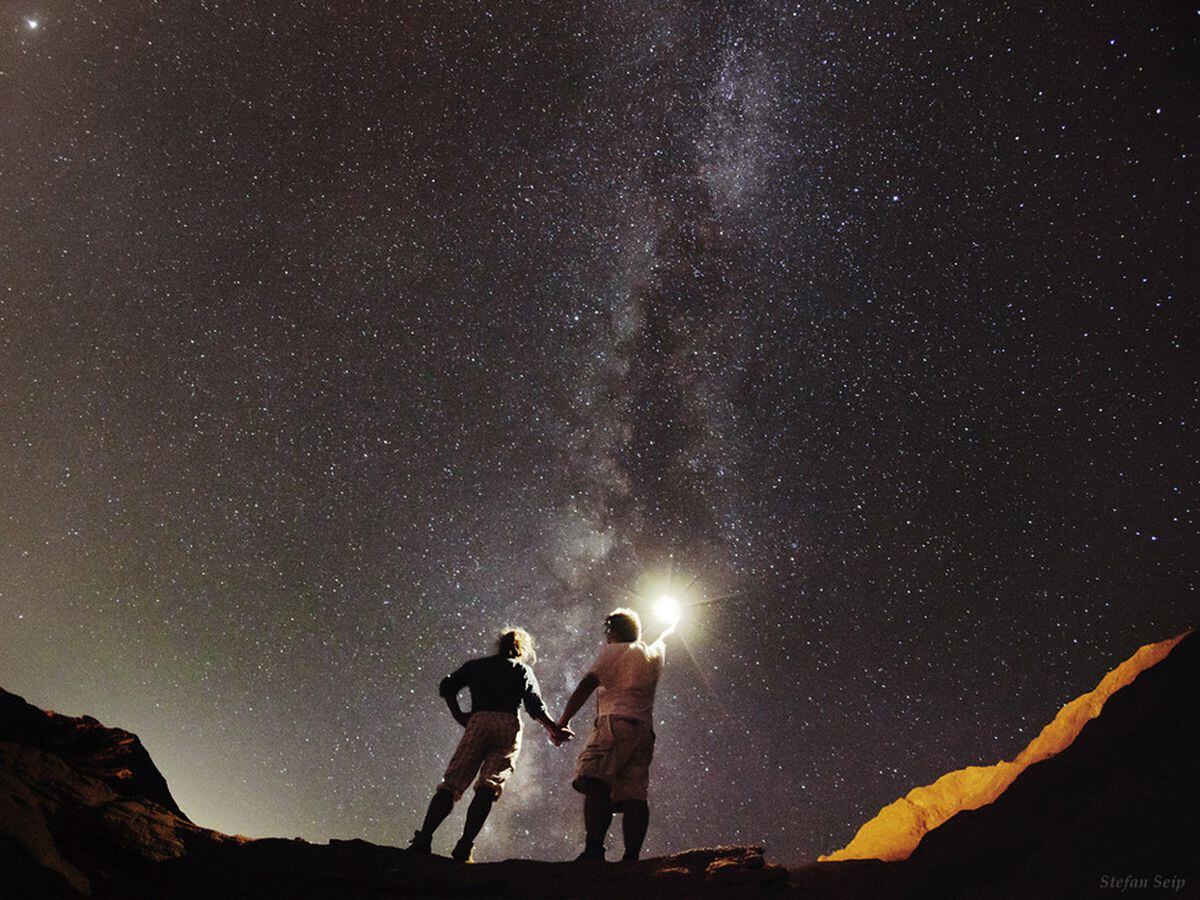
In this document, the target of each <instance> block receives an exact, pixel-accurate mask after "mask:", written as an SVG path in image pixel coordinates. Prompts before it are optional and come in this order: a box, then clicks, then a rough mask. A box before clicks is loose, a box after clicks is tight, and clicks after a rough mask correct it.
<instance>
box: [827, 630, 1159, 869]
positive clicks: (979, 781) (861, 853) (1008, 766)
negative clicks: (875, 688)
mask: <svg viewBox="0 0 1200 900" xmlns="http://www.w3.org/2000/svg"><path fill="white" fill-rule="evenodd" d="M1181 640H1183V636H1182V635H1181V636H1180V637H1176V638H1172V639H1170V640H1166V641H1160V642H1158V643H1156V644H1147V645H1146V646H1144V647H1141V648H1139V649H1138V651H1137V652H1136V653H1134V654H1133V655H1132V656H1131V657H1129V659H1127V660H1125V661H1124V662H1123V663H1121V664H1120V665H1119V666H1117V667H1116V668H1115V669H1113V670H1112V671H1111V672H1109V673H1108V674H1107V675H1105V676H1104V678H1102V679H1101V680H1100V683H1099V684H1098V685H1096V687H1095V688H1094V689H1093V690H1091V691H1089V692H1088V693H1086V694H1083V695H1082V696H1080V697H1076V698H1075V699H1074V700H1072V701H1071V702H1070V703H1068V704H1067V705H1066V706H1064V707H1063V708H1062V709H1061V710H1059V712H1058V715H1056V716H1055V717H1054V720H1053V721H1052V722H1050V724H1049V725H1047V726H1046V727H1045V728H1043V729H1042V731H1041V733H1040V734H1039V735H1038V736H1037V737H1035V738H1034V739H1033V740H1032V741H1030V742H1029V744H1028V746H1026V747H1025V749H1024V750H1022V751H1021V752H1020V753H1019V754H1017V756H1016V758H1015V759H1013V760H1010V761H1005V762H998V763H996V764H995V765H990V766H968V767H967V768H965V769H958V770H956V771H954V772H948V773H946V774H945V775H943V776H941V777H940V778H939V779H938V780H937V781H935V782H934V783H933V784H929V785H924V786H922V787H917V788H913V789H912V790H911V791H909V792H908V794H906V795H905V796H903V797H901V798H900V799H899V800H896V801H894V802H892V803H889V804H888V805H887V806H885V807H884V808H883V809H881V810H880V811H879V813H878V814H877V815H876V816H875V817H874V818H873V819H871V820H870V821H869V822H867V823H866V824H865V825H863V826H862V827H861V828H860V829H859V830H858V833H857V834H855V836H854V839H853V840H852V841H850V843H849V844H847V845H846V846H845V847H843V848H841V849H840V850H835V851H834V852H832V853H830V854H828V855H826V856H822V857H821V860H822V861H837V860H847V859H881V860H885V861H892V860H899V859H906V858H907V857H908V855H909V854H910V853H912V852H913V850H914V849H916V847H917V845H918V844H919V843H920V842H921V839H922V838H923V837H924V836H925V835H926V833H928V832H929V831H932V830H933V829H934V828H937V827H938V826H939V825H941V824H942V823H944V822H946V821H947V820H948V819H950V818H951V817H952V816H954V815H956V814H958V813H960V812H962V811H964V810H971V809H978V808H979V807H981V806H985V805H987V804H989V803H993V802H995V800H996V799H997V798H998V797H999V796H1000V795H1001V794H1002V793H1004V791H1005V790H1007V788H1008V786H1009V785H1011V784H1012V783H1013V782H1014V781H1015V780H1016V779H1017V776H1019V775H1020V774H1021V773H1022V772H1024V771H1025V770H1026V769H1027V768H1028V767H1029V766H1031V765H1033V764H1035V763H1039V762H1041V761H1042V760H1045V759H1049V758H1050V757H1052V756H1057V755H1058V754H1059V753H1061V752H1062V751H1063V750H1065V749H1066V748H1067V747H1069V746H1070V745H1071V743H1072V742H1073V741H1074V740H1075V738H1076V737H1078V735H1079V733H1080V732H1081V731H1082V730H1083V726H1084V725H1086V724H1087V723H1088V722H1089V721H1091V720H1092V719H1094V718H1096V716H1098V715H1100V712H1101V710H1103V709H1104V704H1105V702H1107V700H1108V699H1109V697H1111V696H1112V695H1113V694H1114V693H1116V692H1117V691H1119V690H1121V689H1122V688H1124V687H1126V686H1127V685H1129V684H1130V683H1132V682H1133V680H1134V679H1135V678H1137V677H1138V675H1140V674H1141V673H1142V672H1143V671H1145V670H1146V669H1148V668H1150V667H1151V666H1153V665H1155V664H1156V663H1158V662H1160V661H1161V660H1163V659H1164V658H1165V657H1166V656H1167V654H1169V653H1170V652H1171V651H1172V650H1173V649H1174V647H1175V645H1176V644H1178V643H1179V642H1180V641H1181Z"/></svg>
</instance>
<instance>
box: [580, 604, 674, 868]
mask: <svg viewBox="0 0 1200 900" xmlns="http://www.w3.org/2000/svg"><path fill="white" fill-rule="evenodd" d="M674 630H675V626H674V625H672V626H671V627H670V628H667V629H666V630H665V631H664V632H663V633H662V634H661V635H660V636H659V638H658V640H657V641H655V642H654V643H653V644H650V645H649V646H647V645H646V644H644V643H642V621H641V619H640V618H639V617H638V614H637V613H636V612H634V611H633V610H631V609H615V610H613V611H612V612H611V613H609V614H608V617H607V618H605V620H604V636H605V640H606V641H607V643H606V645H605V647H604V648H603V649H602V650H601V651H600V654H599V656H597V657H596V661H595V662H594V663H592V667H591V669H590V670H589V671H588V673H587V675H585V676H584V677H583V680H582V681H580V682H579V687H577V688H576V689H575V692H574V693H573V694H571V699H570V700H568V701H567V708H566V709H565V710H564V711H563V714H562V718H561V719H559V720H558V724H559V725H560V726H561V727H563V728H565V727H566V726H567V725H568V724H569V723H570V721H571V717H572V716H574V715H575V713H577V712H578V711H579V710H580V708H581V707H582V706H583V704H584V703H586V702H587V699H588V697H589V696H591V693H592V691H595V690H597V689H598V690H599V693H598V694H597V701H596V706H597V711H596V722H595V727H594V728H593V729H592V733H591V735H589V736H588V739H587V743H586V744H584V746H583V749H582V750H581V751H580V753H579V761H578V763H577V764H576V766H575V780H574V781H573V782H572V786H573V787H574V788H575V790H577V791H579V792H580V793H582V794H583V824H584V827H585V829H586V830H587V843H586V845H585V847H584V850H583V853H581V854H580V855H579V857H578V859H581V860H583V859H598V860H602V859H604V838H605V836H606V835H607V834H608V827H609V825H611V824H612V817H613V813H615V812H619V813H622V814H623V815H622V822H621V830H622V832H623V834H624V838H625V856H624V857H623V858H624V859H626V860H635V859H637V858H638V854H639V853H640V852H641V850H642V842H643V841H645V839H646V829H647V827H648V826H649V824H650V805H649V804H648V803H647V802H646V789H647V787H648V786H649V783H650V760H651V759H652V758H653V756H654V727H653V721H654V691H655V689H656V688H657V687H658V676H659V675H660V674H661V672H662V666H663V659H664V657H665V655H666V638H667V636H668V635H670V634H671V633H672V632H673V631H674Z"/></svg>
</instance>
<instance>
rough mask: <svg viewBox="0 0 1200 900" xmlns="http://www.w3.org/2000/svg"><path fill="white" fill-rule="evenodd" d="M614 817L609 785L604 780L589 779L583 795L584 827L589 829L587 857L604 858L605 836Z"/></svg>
mask: <svg viewBox="0 0 1200 900" xmlns="http://www.w3.org/2000/svg"><path fill="white" fill-rule="evenodd" d="M612 817H613V808H612V801H610V800H609V793H608V785H607V784H605V783H604V782H602V781H588V782H587V784H586V787H585V790H584V795H583V827H584V829H585V830H586V831H587V848H586V849H585V850H584V855H585V857H587V858H593V857H594V858H597V859H603V858H604V838H605V837H606V836H607V835H608V827H609V826H610V825H612Z"/></svg>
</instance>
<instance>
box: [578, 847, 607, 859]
mask: <svg viewBox="0 0 1200 900" xmlns="http://www.w3.org/2000/svg"><path fill="white" fill-rule="evenodd" d="M589 860H591V861H593V862H604V848H603V847H599V848H596V847H587V848H585V849H584V851H583V852H582V853H580V854H579V855H578V856H577V857H575V862H588V861H589Z"/></svg>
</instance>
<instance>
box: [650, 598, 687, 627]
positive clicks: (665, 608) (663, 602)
mask: <svg viewBox="0 0 1200 900" xmlns="http://www.w3.org/2000/svg"><path fill="white" fill-rule="evenodd" d="M682 614H683V610H682V609H680V607H679V601H678V600H676V599H675V598H674V597H672V596H671V595H670V594H663V595H662V596H661V597H659V598H658V599H657V600H655V601H654V615H655V616H657V617H658V619H659V621H660V622H662V623H663V624H665V625H675V624H677V623H678V622H679V617H680V616H681V615H682Z"/></svg>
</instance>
